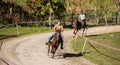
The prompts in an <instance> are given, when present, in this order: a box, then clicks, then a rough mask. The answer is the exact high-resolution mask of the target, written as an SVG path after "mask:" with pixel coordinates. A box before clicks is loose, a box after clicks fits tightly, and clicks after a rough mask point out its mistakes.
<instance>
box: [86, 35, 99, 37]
mask: <svg viewBox="0 0 120 65" xmlns="http://www.w3.org/2000/svg"><path fill="white" fill-rule="evenodd" d="M94 36H99V35H87V36H86V37H94Z"/></svg>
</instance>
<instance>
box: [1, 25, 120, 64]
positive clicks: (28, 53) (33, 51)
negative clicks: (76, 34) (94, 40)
mask: <svg viewBox="0 0 120 65" xmlns="http://www.w3.org/2000/svg"><path fill="white" fill-rule="evenodd" d="M118 31H119V32H120V25H117V26H102V27H94V28H89V29H88V30H87V35H96V34H102V33H109V32H118ZM72 32H73V30H70V31H64V32H63V35H64V42H65V43H64V50H61V49H60V48H58V50H57V52H56V56H55V59H51V57H50V56H47V46H46V45H45V42H46V41H47V39H48V37H49V36H50V35H51V33H45V34H37V35H31V36H26V37H17V38H12V39H10V40H7V41H6V40H5V41H4V43H3V45H2V48H1V52H0V65H7V64H5V62H6V63H8V64H10V65H95V64H93V63H91V62H90V61H87V60H86V59H83V58H82V57H74V56H75V53H74V52H73V51H72V50H71V48H70V43H69V42H70V40H71V39H73V38H72V36H73V34H72ZM63 56H66V58H63ZM4 61H5V62H4Z"/></svg>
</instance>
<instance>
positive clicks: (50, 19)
mask: <svg viewBox="0 0 120 65" xmlns="http://www.w3.org/2000/svg"><path fill="white" fill-rule="evenodd" d="M49 28H52V27H51V11H50V16H49Z"/></svg>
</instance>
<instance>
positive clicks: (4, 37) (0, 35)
mask: <svg viewBox="0 0 120 65" xmlns="http://www.w3.org/2000/svg"><path fill="white" fill-rule="evenodd" d="M17 36H18V35H2V34H0V40H2V39H7V38H11V37H17Z"/></svg>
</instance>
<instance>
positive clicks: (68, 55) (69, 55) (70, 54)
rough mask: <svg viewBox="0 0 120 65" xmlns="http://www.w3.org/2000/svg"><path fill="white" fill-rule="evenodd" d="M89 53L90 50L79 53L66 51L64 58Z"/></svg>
mask: <svg viewBox="0 0 120 65" xmlns="http://www.w3.org/2000/svg"><path fill="white" fill-rule="evenodd" d="M88 53H90V52H83V53H82V52H80V53H78V54H75V53H64V54H63V58H66V57H80V56H83V55H85V54H88Z"/></svg>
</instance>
